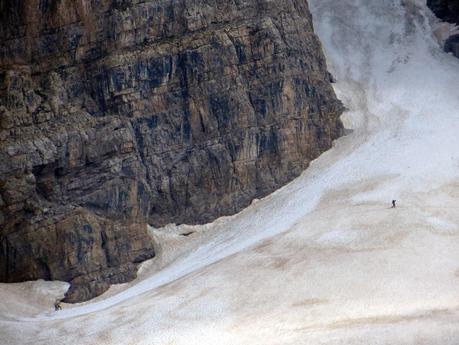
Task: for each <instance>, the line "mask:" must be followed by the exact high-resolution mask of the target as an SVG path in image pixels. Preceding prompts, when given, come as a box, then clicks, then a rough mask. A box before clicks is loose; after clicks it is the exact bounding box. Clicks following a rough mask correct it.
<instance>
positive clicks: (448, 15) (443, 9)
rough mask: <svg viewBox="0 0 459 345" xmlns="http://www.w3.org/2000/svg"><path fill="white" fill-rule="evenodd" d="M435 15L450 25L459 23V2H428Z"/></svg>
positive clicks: (446, 0)
mask: <svg viewBox="0 0 459 345" xmlns="http://www.w3.org/2000/svg"><path fill="white" fill-rule="evenodd" d="M427 6H429V8H430V9H431V10H432V12H434V13H435V15H436V16H437V17H438V18H440V19H442V20H444V21H446V22H450V23H459V0H427Z"/></svg>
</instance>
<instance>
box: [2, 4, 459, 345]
mask: <svg viewBox="0 0 459 345" xmlns="http://www.w3.org/2000/svg"><path fill="white" fill-rule="evenodd" d="M309 3H310V7H311V11H312V13H313V15H314V21H315V29H316V32H317V33H318V35H319V36H320V38H321V40H322V43H323V46H324V50H325V53H326V56H327V59H328V63H329V68H330V70H331V71H332V73H333V74H334V76H335V77H336V79H337V80H338V83H337V84H335V89H336V92H337V94H338V96H339V98H340V99H341V100H342V101H343V102H344V104H345V105H346V107H347V108H348V109H349V111H347V112H346V113H345V114H344V115H343V121H344V123H345V125H346V127H347V128H349V129H352V132H351V133H350V134H349V135H348V136H346V137H343V138H341V139H340V140H338V141H337V142H336V144H335V147H334V148H333V149H332V150H330V151H329V152H327V153H325V154H323V155H322V156H321V157H320V158H319V159H317V160H316V161H314V162H313V164H312V165H311V167H310V168H309V169H308V170H307V171H306V172H304V173H303V175H302V176H300V177H299V178H298V179H296V180H295V181H293V182H292V183H290V184H289V185H287V186H285V187H284V188H282V189H281V190H279V191H277V192H275V193H273V194H272V195H270V196H268V197H266V198H265V199H263V200H257V201H255V202H253V204H252V205H251V206H250V207H249V208H247V209H246V210H244V211H242V212H241V213H240V214H238V215H235V216H232V217H224V218H221V219H219V220H217V221H215V222H214V223H212V224H208V225H204V226H179V227H176V226H172V225H171V226H168V227H166V228H164V229H150V231H151V234H152V236H153V238H154V239H155V242H156V243H157V252H158V256H157V258H155V259H153V260H152V261H150V262H147V263H145V264H143V266H142V268H141V270H140V272H139V278H138V279H137V280H136V281H134V282H132V283H129V284H123V285H120V286H113V287H112V288H111V289H110V290H109V291H108V292H107V293H106V294H104V295H102V296H100V297H99V298H97V299H95V300H94V301H90V302H88V303H83V304H80V305H64V306H63V310H62V311H59V312H54V310H53V302H54V300H55V298H57V297H59V296H63V294H64V293H65V290H66V288H67V284H66V283H60V282H43V281H39V282H28V283H23V284H9V285H6V284H0V301H1V303H0V344H1V345H16V344H17V345H26V344H34V345H38V344H43V345H54V344H55V345H65V344H75V345H76V344H78V345H81V344H98V345H105V344H107V345H108V344H116V345H118V344H126V345H163V344H164V345H166V344H174V345H182V344H183V345H185V344H186V345H198V344H199V345H205V344H209V345H226V344H228V345H238V344H241V345H254V344H257V345H267V344H269V345H271V344H272V345H274V344H275V345H281V344H282V345H284V344H292V345H293V344H295V345H298V344H313V345H316V344H317V345H319V344H323V345H325V344H326V345H335V344H336V345H338V344H346V345H354V344H355V345H357V344H362V345H363V344H365V345H368V344H371V345H373V344H387V345H388V344H390V345H401V344H413V345H414V344H416V345H418V344H423V345H433V344H435V345H437V344H438V345H439V344H441V345H457V344H459V93H458V90H459V59H456V58H454V57H452V56H449V55H447V54H445V53H443V52H442V51H441V49H440V48H439V45H438V43H437V41H436V39H438V35H436V34H435V28H438V27H439V26H441V25H442V24H441V23H438V21H436V20H435V18H434V17H433V16H432V14H431V12H430V11H429V10H428V9H427V8H426V5H425V3H424V1H422V0H417V1H416V0H403V1H402V0H309ZM392 199H397V203H398V207H397V208H396V209H391V208H390V206H391V204H390V203H391V200H392ZM189 232H193V233H192V234H191V235H190V236H187V237H184V236H180V234H182V233H189Z"/></svg>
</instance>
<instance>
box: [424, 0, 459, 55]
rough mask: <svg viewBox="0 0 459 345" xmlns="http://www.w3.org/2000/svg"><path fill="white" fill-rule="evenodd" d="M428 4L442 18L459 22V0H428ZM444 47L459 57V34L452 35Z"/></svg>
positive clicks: (451, 21) (446, 20) (450, 21)
mask: <svg viewBox="0 0 459 345" xmlns="http://www.w3.org/2000/svg"><path fill="white" fill-rule="evenodd" d="M427 6H429V7H430V9H431V10H432V12H434V13H435V15H436V16H437V17H438V18H440V19H441V20H443V21H445V22H449V23H455V24H459V0H427ZM444 49H445V51H446V52H447V53H453V54H454V55H455V56H456V57H458V58H459V35H457V34H455V35H452V36H450V37H449V38H448V39H447V40H446V41H445V44H444Z"/></svg>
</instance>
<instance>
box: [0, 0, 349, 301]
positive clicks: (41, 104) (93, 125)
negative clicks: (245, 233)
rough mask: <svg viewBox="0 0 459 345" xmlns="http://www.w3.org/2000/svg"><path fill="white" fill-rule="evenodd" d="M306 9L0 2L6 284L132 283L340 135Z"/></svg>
mask: <svg viewBox="0 0 459 345" xmlns="http://www.w3.org/2000/svg"><path fill="white" fill-rule="evenodd" d="M342 110H343V107H342V105H341V103H340V102H339V101H338V100H337V99H336V96H335V94H334V92H333V89H332V87H331V85H330V75H329V73H328V72H327V68H326V63H325V59H324V56H323V53H322V50H321V45H320V42H319V40H318V38H317V37H316V36H315V34H314V32H313V26H312V19H311V15H310V13H309V10H308V5H307V2H306V0H285V1H271V0H224V1H222V0H206V1H204V0H174V1H172V0H152V1H140V0H99V1H90V0H75V1H74V0H40V1H38V0H25V1H13V0H0V161H1V165H0V281H3V282H16V281H23V280H28V279H37V278H44V279H58V280H64V281H69V282H71V284H72V288H71V290H70V292H69V293H68V295H67V301H70V302H75V301H82V300H86V299H89V298H92V297H94V296H96V295H98V294H100V293H101V292H103V291H104V290H105V289H107V287H108V286H109V284H110V283H116V282H123V281H128V280H130V279H132V278H133V277H135V271H136V270H135V268H136V265H137V264H138V263H139V262H141V261H143V260H145V259H147V258H151V257H153V256H154V249H153V245H152V243H151V240H150V239H149V237H148V235H147V231H146V224H147V223H150V224H152V225H155V226H161V225H164V224H167V223H170V222H176V223H203V222H208V221H211V220H213V219H215V218H216V217H218V216H222V215H229V214H234V213H236V212H238V211H240V210H241V209H242V208H244V207H246V206H247V205H249V203H250V202H251V201H252V200H253V199H254V198H258V197H263V196H265V195H267V194H269V193H270V192H272V191H274V190H275V189H276V188H278V187H280V186H282V185H284V184H285V183H287V182H289V181H291V180H292V179H293V178H295V177H297V176H298V175H299V174H300V173H301V172H302V171H303V170H304V169H305V168H306V167H307V166H308V164H309V162H310V161H311V160H313V159H315V158H316V157H318V156H319V155H320V154H321V153H322V152H324V151H325V150H327V149H329V148H330V147H331V145H332V141H333V140H334V139H336V138H338V137H339V136H340V135H341V134H342V125H341V122H340V121H339V115H340V114H341V113H342Z"/></svg>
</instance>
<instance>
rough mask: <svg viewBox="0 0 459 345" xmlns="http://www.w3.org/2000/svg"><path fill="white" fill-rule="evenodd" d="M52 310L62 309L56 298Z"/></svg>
mask: <svg viewBox="0 0 459 345" xmlns="http://www.w3.org/2000/svg"><path fill="white" fill-rule="evenodd" d="M54 310H55V311H58V310H62V306H61V301H59V300H58V301H56V302H54Z"/></svg>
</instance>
